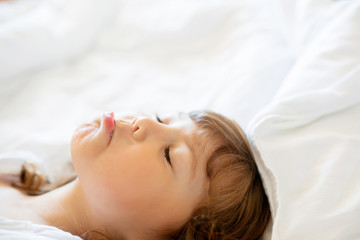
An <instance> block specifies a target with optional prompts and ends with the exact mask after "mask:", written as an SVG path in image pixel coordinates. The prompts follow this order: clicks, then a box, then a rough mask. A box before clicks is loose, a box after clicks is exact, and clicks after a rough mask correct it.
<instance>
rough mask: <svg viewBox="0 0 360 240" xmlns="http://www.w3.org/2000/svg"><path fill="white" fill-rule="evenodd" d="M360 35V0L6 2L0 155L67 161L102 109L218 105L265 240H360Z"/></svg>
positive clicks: (0, 29) (1, 17) (0, 58)
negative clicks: (247, 168) (252, 189)
mask: <svg viewBox="0 0 360 240" xmlns="http://www.w3.org/2000/svg"><path fill="white" fill-rule="evenodd" d="M359 29H360V2H359V1H356V0H338V1H331V0H273V1H265V0H252V1H251V0H244V1H238V0H209V1H203V0H196V1H194V0H175V1H164V0H155V1H146V0H132V1H130V0H122V1H115V0H104V1H95V0H90V1H89V0H88V1H85V0H78V1H70V0H63V1H58V0H52V1H44V0H36V1H35V0H34V1H25V0H14V1H2V2H0V83H1V88H0V103H1V108H0V119H1V120H0V135H1V136H2V137H1V138H0V153H1V154H2V155H1V154H0V157H1V156H4V154H6V155H7V156H9V155H11V154H18V153H19V152H21V153H24V152H25V153H26V154H31V155H32V156H34V157H35V158H38V159H40V160H42V161H45V162H46V161H47V159H50V158H58V159H60V160H61V159H69V158H70V156H69V141H70V138H71V135H72V132H73V130H74V129H75V128H76V126H78V125H79V124H80V123H81V122H83V121H84V120H87V119H91V118H93V117H94V116H98V115H100V114H101V113H102V112H107V111H114V112H134V111H135V112H158V113H159V114H161V113H165V112H174V111H189V110H194V109H211V110H214V111H217V112H219V113H222V114H224V115H226V116H228V117H230V118H233V119H235V120H236V121H237V122H238V123H239V124H240V125H241V126H242V127H243V128H244V129H245V131H246V132H247V135H248V137H249V139H250V141H251V145H252V148H253V151H254V153H255V157H256V162H257V164H258V167H259V171H260V174H261V177H262V179H263V182H264V185H265V189H266V192H267V195H268V197H269V200H270V205H271V211H272V221H271V223H270V224H269V226H268V228H267V231H266V233H265V234H264V236H263V239H265V240H278V239H293V240H294V239H295V240H296V239H299V240H303V239H314V240H315V239H334V240H335V239H336V240H338V239H360V222H359V216H360V161H359V160H360V159H359V156H360V94H359V92H360V31H359ZM57 174H60V173H57ZM13 224H14V225H16V222H15V223H13ZM21 224H23V225H21ZM0 225H1V219H0ZM16 226H18V227H17V228H14V229H13V230H11V231H0V237H1V239H11V237H13V236H14V234H15V235H16V234H18V235H16V236H18V237H19V236H21V238H22V239H32V238H36V239H40V236H41V239H78V238H77V237H75V236H70V235H66V236H65V235H63V234H66V233H64V232H61V231H60V230H58V231H57V230H56V229H55V230H54V229H51V230H54V231H50V232H51V234H47V235H46V234H43V235H41V234H40V233H41V232H42V231H38V230H37V231H32V232H31V233H29V232H27V233H26V234H24V235H21V234H22V231H21V229H24V228H30V227H29V226H33V227H34V228H36V229H39V228H41V229H44V231H45V232H46V231H47V228H46V227H44V226H38V225H35V224H32V223H30V222H27V223H26V224H25V223H23V222H22V223H19V224H18V225H16ZM19 226H20V227H19ZM21 226H24V227H23V228H22V227H21ZM26 226H27V227H26ZM44 231H43V232H44Z"/></svg>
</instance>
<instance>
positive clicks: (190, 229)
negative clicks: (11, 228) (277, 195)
mask: <svg viewBox="0 0 360 240" xmlns="http://www.w3.org/2000/svg"><path fill="white" fill-rule="evenodd" d="M71 157H72V161H73V164H74V167H75V170H76V172H77V175H78V178H77V179H76V180H74V181H72V182H71V183H68V184H66V185H64V186H62V187H60V188H57V189H55V190H53V191H50V192H48V193H45V194H42V195H39V196H28V195H26V194H24V193H21V192H19V191H18V190H15V189H10V188H9V187H4V186H2V188H0V193H1V191H3V192H5V191H6V197H4V198H2V199H1V200H0V204H1V205H2V206H4V204H6V206H7V208H6V209H4V208H1V209H0V216H2V217H7V218H11V219H22V220H30V221H32V222H34V223H38V224H45V225H50V226H55V227H57V228H60V229H62V230H64V231H68V232H70V233H72V234H74V235H78V236H81V237H82V238H83V239H129V240H135V239H258V238H260V236H261V235H262V233H263V232H264V230H265V227H266V225H267V223H268V220H269V218H270V210H269V204H268V200H267V197H266V195H265V193H264V189H263V186H262V182H261V179H260V176H259V173H258V171H257V167H256V165H255V162H254V159H253V155H252V153H251V151H250V147H249V144H248V142H247V140H246V137H245V135H244V133H243V132H242V130H241V129H240V127H239V126H238V125H237V124H236V123H235V122H234V121H231V120H229V119H227V118H225V117H223V116H221V115H219V114H216V113H213V112H209V111H196V112H190V113H189V114H184V113H180V114H178V115H177V116H172V117H167V118H163V117H161V116H157V115H116V117H115V116H114V114H113V113H108V114H104V115H103V116H102V119H97V120H95V121H93V122H89V123H86V124H83V125H82V126H80V127H79V128H77V129H76V130H75V133H74V135H73V138H72V141H71ZM1 195H3V196H5V194H1Z"/></svg>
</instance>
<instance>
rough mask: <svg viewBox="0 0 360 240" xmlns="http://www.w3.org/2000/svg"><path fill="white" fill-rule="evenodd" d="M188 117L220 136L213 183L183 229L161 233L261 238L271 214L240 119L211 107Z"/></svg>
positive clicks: (192, 239) (193, 239)
mask: <svg viewBox="0 0 360 240" xmlns="http://www.w3.org/2000/svg"><path fill="white" fill-rule="evenodd" d="M189 116H190V117H191V119H192V120H193V121H194V122H195V123H196V124H197V125H198V127H199V128H200V129H202V130H204V133H205V134H206V137H207V138H208V139H217V140H218V141H216V143H217V144H216V146H214V148H213V151H212V152H211V153H210V155H209V157H208V159H207V164H206V174H207V177H208V178H209V181H210V184H209V191H208V197H207V199H206V200H205V201H204V202H202V203H201V204H200V205H199V206H198V208H197V209H195V210H194V212H193V214H192V216H190V217H189V219H188V221H187V222H186V223H185V224H184V225H183V226H182V227H181V228H180V230H179V229H178V230H176V231H174V230H171V229H164V231H163V232H162V233H159V237H160V238H161V239H173V240H205V239H206V240H235V239H236V240H253V239H259V238H260V237H261V236H262V234H263V232H264V231H265V228H266V226H267V224H268V221H269V219H270V216H271V214H270V207H269V203H268V199H267V196H266V194H265V191H264V188H263V184H262V181H261V178H260V175H259V172H258V169H257V166H256V164H255V161H254V157H253V154H252V152H251V149H250V145H249V142H248V140H247V138H246V135H245V133H244V132H243V130H242V129H241V128H240V127H239V125H238V124H237V123H236V122H235V121H233V120H230V119H228V118H226V117H224V116H222V115H220V114H217V113H214V112H211V111H193V112H190V113H189ZM94 236H96V237H94ZM83 238H84V239H86V240H90V239H92V240H94V239H105V236H104V235H103V234H101V233H100V232H92V231H90V232H88V233H86V234H85V235H83ZM107 239H109V238H107Z"/></svg>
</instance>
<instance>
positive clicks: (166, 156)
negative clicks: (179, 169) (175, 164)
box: [155, 114, 172, 166]
mask: <svg viewBox="0 0 360 240" xmlns="http://www.w3.org/2000/svg"><path fill="white" fill-rule="evenodd" d="M155 117H156V120H157V121H158V122H159V123H162V124H163V123H164V122H163V121H162V120H161V119H160V117H159V115H157V114H156V115H155ZM164 156H165V158H166V160H167V161H168V163H169V164H170V166H172V164H171V158H170V147H166V148H165V150H164Z"/></svg>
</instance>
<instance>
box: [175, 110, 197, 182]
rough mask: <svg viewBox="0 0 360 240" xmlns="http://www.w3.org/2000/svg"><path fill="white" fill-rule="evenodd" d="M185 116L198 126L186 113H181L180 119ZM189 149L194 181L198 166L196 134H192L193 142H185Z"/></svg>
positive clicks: (191, 172)
mask: <svg viewBox="0 0 360 240" xmlns="http://www.w3.org/2000/svg"><path fill="white" fill-rule="evenodd" d="M184 116H187V117H189V118H190V119H191V121H192V122H193V123H195V124H196V122H195V121H194V120H193V119H192V118H191V117H190V116H189V114H187V113H185V112H179V113H178V118H180V119H181V118H182V117H184ZM185 143H186V145H187V147H188V148H189V149H190V154H191V156H190V179H191V180H192V179H193V178H194V177H195V170H196V166H197V161H196V159H195V150H194V147H193V146H194V145H195V144H194V143H195V136H194V134H191V140H190V141H189V140H187V139H186V141H185Z"/></svg>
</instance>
